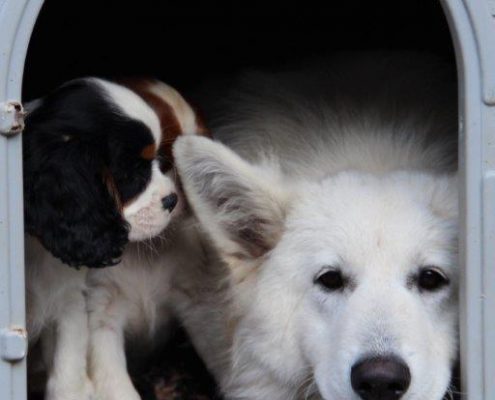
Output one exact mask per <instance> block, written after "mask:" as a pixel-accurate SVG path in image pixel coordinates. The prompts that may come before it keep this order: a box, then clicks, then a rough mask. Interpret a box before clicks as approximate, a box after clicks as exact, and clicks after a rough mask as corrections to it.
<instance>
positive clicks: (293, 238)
mask: <svg viewBox="0 0 495 400" xmlns="http://www.w3.org/2000/svg"><path fill="white" fill-rule="evenodd" d="M439 75H442V71H440V69H438V68H436V66H435V65H433V63H430V62H427V63H426V64H423V62H422V61H421V62H419V61H417V57H416V56H415V55H412V56H407V55H402V56H401V57H398V58H397V57H376V58H374V57H372V56H363V57H356V58H355V59H352V60H349V59H347V61H344V58H342V59H336V60H334V61H333V67H332V68H331V69H328V70H326V71H323V72H321V71H320V72H317V71H309V72H308V71H303V72H288V73H284V74H279V75H273V76H262V75H259V76H255V77H254V79H246V80H245V81H244V84H243V85H242V84H241V86H240V88H237V89H236V91H235V92H233V95H232V96H231V97H227V98H226V99H227V101H226V102H225V103H224V105H223V106H222V107H221V109H222V110H223V116H222V118H221V120H218V121H219V122H218V121H217V124H216V126H215V125H213V129H214V130H213V131H214V132H215V134H217V137H218V138H220V139H221V140H222V141H224V142H225V143H226V144H228V146H230V147H232V148H233V149H234V150H235V151H236V152H237V153H239V154H241V156H242V157H243V158H241V156H239V155H238V154H236V153H235V152H234V151H232V150H231V149H229V148H228V147H226V146H225V145H223V144H220V143H218V142H214V141H211V140H209V139H206V138H196V137H187V138H186V137H184V138H180V139H179V140H178V142H177V143H176V145H175V149H174V151H175V157H176V162H177V166H178V170H179V174H180V176H181V178H182V182H183V184H184V187H185V191H186V194H187V196H188V199H189V202H190V204H191V206H192V208H193V210H194V211H195V214H196V216H197V217H198V219H199V221H200V222H201V226H202V228H203V229H204V231H206V233H207V234H208V236H209V238H210V239H211V241H212V243H213V244H214V246H215V247H216V248H217V249H218V251H219V254H220V256H221V258H222V259H223V260H224V261H225V265H226V267H224V266H222V264H215V263H211V264H210V265H209V268H194V267H191V268H187V269H184V270H182V271H178V272H177V274H178V276H177V279H178V280H179V283H180V284H177V286H180V289H178V290H177V291H176V296H177V298H176V302H177V303H176V304H177V310H178V312H179V315H180V316H181V319H182V322H183V324H184V325H185V327H186V329H187V330H188V332H189V334H190V335H191V337H192V340H193V342H194V343H195V346H196V347H197V349H198V351H199V352H200V354H201V355H202V357H203V358H204V360H205V361H206V363H207V365H208V367H209V368H210V369H211V371H213V373H214V375H215V376H216V379H217V380H218V382H219V384H220V386H221V389H222V392H223V394H224V395H225V397H226V398H227V399H231V400H233V399H236V400H241V399H244V400H291V399H304V398H314V399H325V400H357V399H364V400H378V399H380V400H396V399H404V400H406V399H407V400H440V399H442V397H443V396H444V394H445V393H446V391H447V390H448V385H449V381H450V377H451V368H452V364H453V362H454V360H455V358H456V355H457V334H456V321H457V320H456V318H457V299H456V292H457V284H458V282H457V280H458V278H457V276H458V273H457V259H456V235H457V222H456V218H457V189H456V178H455V175H454V173H453V170H454V169H455V151H452V146H450V145H449V143H447V142H446V141H442V139H441V138H442V137H443V136H444V135H449V134H450V135H454V136H455V133H456V118H455V92H454V91H448V89H447V88H448V87H449V83H448V82H447V81H446V80H442V79H440V78H439ZM446 90H447V91H446ZM451 144H452V143H451ZM181 274H182V275H181Z"/></svg>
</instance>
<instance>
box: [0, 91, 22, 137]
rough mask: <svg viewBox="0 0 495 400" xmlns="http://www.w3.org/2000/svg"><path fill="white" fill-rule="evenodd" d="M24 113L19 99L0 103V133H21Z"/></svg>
mask: <svg viewBox="0 0 495 400" xmlns="http://www.w3.org/2000/svg"><path fill="white" fill-rule="evenodd" d="M25 115H26V112H25V111H24V107H23V106H22V103H21V102H20V101H15V100H12V101H7V102H5V103H0V134H2V135H4V136H7V137H9V136H15V135H17V134H19V133H21V132H22V130H23V129H24V116H25Z"/></svg>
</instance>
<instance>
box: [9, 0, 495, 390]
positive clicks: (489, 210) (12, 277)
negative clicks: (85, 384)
mask: <svg viewBox="0 0 495 400" xmlns="http://www.w3.org/2000/svg"><path fill="white" fill-rule="evenodd" d="M431 1H436V0H431ZM441 2H442V5H443V8H444V11H445V13H446V16H447V19H448V20H449V24H450V28H451V33H452V37H453V41H454V43H455V48H456V57H457V65H458V71H459V91H460V93H459V94H460V96H459V111H460V113H459V135H460V141H459V152H460V165H459V168H460V182H461V192H460V200H461V203H460V204H461V240H460V262H461V266H462V271H463V273H462V280H461V296H460V302H461V319H460V323H461V327H460V332H461V362H462V378H463V392H464V393H465V396H463V397H464V398H466V397H467V398H468V399H469V400H495V0H441ZM41 5H42V0H0V399H1V400H25V399H26V359H25V357H26V352H27V338H26V334H25V310H24V309H25V304H24V249H23V245H24V238H23V213H22V155H21V152H22V146H21V143H22V142H21V140H22V134H20V131H21V130H22V129H21V128H22V112H20V111H21V110H20V108H19V104H20V103H21V86H22V73H23V69H24V60H25V55H26V51H27V46H28V43H29V38H30V35H31V32H32V29H33V26H34V23H35V21H36V18H37V15H38V12H39V10H40V8H41ZM377 7H379V2H378V3H377Z"/></svg>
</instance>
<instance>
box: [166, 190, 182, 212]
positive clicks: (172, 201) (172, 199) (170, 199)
mask: <svg viewBox="0 0 495 400" xmlns="http://www.w3.org/2000/svg"><path fill="white" fill-rule="evenodd" d="M178 200H179V198H178V197H177V194H175V193H172V194H169V195H168V196H165V197H164V198H163V199H162V204H163V208H164V209H165V210H168V211H170V212H172V210H173V209H174V208H175V206H176V205H177V201H178Z"/></svg>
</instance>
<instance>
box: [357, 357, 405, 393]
mask: <svg viewBox="0 0 495 400" xmlns="http://www.w3.org/2000/svg"><path fill="white" fill-rule="evenodd" d="M351 383H352V388H353V389H354V391H355V392H356V393H357V394H358V395H359V397H361V398H362V399H363V400H398V399H400V398H401V397H402V396H403V395H404V394H405V393H406V392H407V389H408V388H409V385H410V383H411V372H410V371H409V368H408V366H407V365H406V364H405V363H404V362H403V361H402V360H401V359H399V358H397V357H372V358H366V359H364V360H361V361H359V362H358V363H356V364H354V366H353V367H352V370H351Z"/></svg>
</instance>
